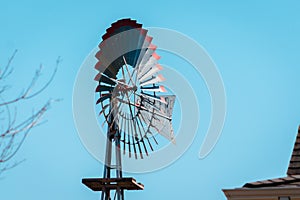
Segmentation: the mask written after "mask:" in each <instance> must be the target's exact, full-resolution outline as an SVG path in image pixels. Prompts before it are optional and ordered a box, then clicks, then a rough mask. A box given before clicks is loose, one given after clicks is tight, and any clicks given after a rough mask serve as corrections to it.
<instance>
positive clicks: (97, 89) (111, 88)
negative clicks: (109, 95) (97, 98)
mask: <svg viewBox="0 0 300 200" xmlns="http://www.w3.org/2000/svg"><path fill="white" fill-rule="evenodd" d="M113 90H114V87H110V86H106V85H98V86H97V88H96V92H103V91H109V92H112V91H113Z"/></svg>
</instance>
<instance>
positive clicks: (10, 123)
mask: <svg viewBox="0 0 300 200" xmlns="http://www.w3.org/2000/svg"><path fill="white" fill-rule="evenodd" d="M16 53H17V50H16V51H15V52H14V53H13V55H12V56H11V57H10V58H9V60H8V63H7V64H6V66H4V67H1V66H0V125H1V127H0V175H1V173H3V172H4V171H6V170H8V169H11V168H13V167H15V166H16V165H18V164H19V163H20V162H22V161H12V160H13V159H12V158H13V157H14V156H15V155H16V153H17V152H18V150H19V149H20V147H21V146H22V144H23V142H24V140H25V138H26V136H27V135H28V133H29V132H30V131H31V129H32V128H34V127H36V126H38V125H40V124H41V118H42V117H43V115H44V114H45V113H46V111H47V110H48V109H49V107H50V104H51V102H52V101H53V100H51V99H50V100H48V101H47V102H46V103H45V104H44V105H43V106H42V107H41V108H40V109H38V110H36V111H33V112H32V113H31V114H28V115H27V117H25V118H24V119H23V120H17V105H19V104H20V105H22V104H23V103H25V101H28V100H30V99H32V98H34V97H36V96H37V95H39V94H40V93H41V92H43V91H44V90H45V89H46V88H47V87H48V86H49V84H50V83H51V82H52V80H53V78H54V76H55V74H56V72H57V68H58V65H59V62H60V58H58V59H57V61H56V67H55V69H54V71H53V73H52V75H51V76H50V78H49V80H48V81H47V82H46V83H45V84H44V85H42V87H41V88H40V89H38V90H35V87H36V83H37V80H38V79H39V77H40V75H41V70H42V66H40V67H39V69H38V70H36V72H35V74H34V76H33V78H32V80H31V82H30V83H29V84H28V86H27V87H26V88H25V89H24V88H23V91H22V92H21V94H20V95H18V96H15V97H14V98H12V99H9V100H6V99H7V97H6V96H7V95H6V94H7V92H8V90H9V86H10V85H8V84H7V78H8V77H9V76H10V75H11V74H12V73H13V68H12V65H11V63H12V61H13V60H14V58H15V55H16Z"/></svg>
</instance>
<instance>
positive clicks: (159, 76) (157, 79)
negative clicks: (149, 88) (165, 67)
mask: <svg viewBox="0 0 300 200" xmlns="http://www.w3.org/2000/svg"><path fill="white" fill-rule="evenodd" d="M164 80H165V78H164V77H163V76H162V75H161V74H159V75H158V76H156V77H152V78H150V79H148V80H146V81H144V82H141V84H140V86H145V85H150V84H154V83H158V82H162V81H164Z"/></svg>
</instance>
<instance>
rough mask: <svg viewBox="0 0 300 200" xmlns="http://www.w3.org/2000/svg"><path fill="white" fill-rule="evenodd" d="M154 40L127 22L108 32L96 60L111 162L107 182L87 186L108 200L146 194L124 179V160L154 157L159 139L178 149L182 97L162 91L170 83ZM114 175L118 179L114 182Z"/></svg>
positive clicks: (94, 181) (89, 182)
mask: <svg viewBox="0 0 300 200" xmlns="http://www.w3.org/2000/svg"><path fill="white" fill-rule="evenodd" d="M152 39H153V38H152V37H151V36H149V35H148V31H147V30H146V29H143V28H142V24H139V23H137V22H136V20H131V19H121V20H118V21H117V22H115V23H113V24H112V25H111V27H110V28H108V29H106V33H105V34H104V35H103V36H102V42H101V43H100V44H99V49H100V50H99V51H98V52H97V53H96V55H95V57H96V58H97V63H96V65H95V69H96V70H97V71H98V73H97V75H96V76H95V78H94V79H95V81H97V82H98V85H97V87H96V89H95V92H96V93H98V94H99V98H98V99H97V101H96V104H97V105H98V106H99V105H100V107H101V110H100V112H99V116H103V118H104V122H103V124H102V126H104V125H105V124H107V129H108V130H107V143H106V157H105V166H104V173H103V178H101V179H83V180H82V182H83V183H84V184H85V185H87V186H88V187H89V188H91V189H92V190H94V191H102V195H101V199H102V200H104V199H107V200H109V199H111V195H110V191H111V190H115V191H116V192H115V198H117V199H118V200H122V199H124V190H126V189H127V190H142V189H143V188H144V186H143V185H142V184H139V183H137V182H136V181H135V179H133V178H123V175H122V164H121V160H122V159H121V154H123V155H127V156H129V158H133V157H134V158H135V159H138V158H141V159H143V158H144V156H145V155H146V156H148V155H149V152H150V151H151V152H152V151H154V149H155V148H154V145H153V144H156V145H157V144H158V142H157V140H156V135H157V134H159V135H161V136H163V137H164V138H166V139H167V140H169V141H171V142H172V143H175V137H174V132H173V128H172V112H173V108H174V103H175V99H176V97H175V95H167V94H164V93H166V92H167V90H166V88H165V87H164V86H163V85H160V84H161V83H162V82H163V81H164V80H165V78H164V77H163V76H162V75H161V74H160V72H161V71H162V70H163V67H162V66H161V65H160V64H159V63H158V61H159V59H160V56H159V55H158V54H157V53H156V49H157V46H155V45H154V44H152ZM113 147H114V151H115V155H112V151H113ZM112 157H114V158H115V162H116V164H115V165H113V164H112ZM113 169H114V170H115V176H116V178H112V176H113V174H112V173H111V172H112V170H113Z"/></svg>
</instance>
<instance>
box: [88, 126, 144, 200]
mask: <svg viewBox="0 0 300 200" xmlns="http://www.w3.org/2000/svg"><path fill="white" fill-rule="evenodd" d="M113 142H114V150H115V154H114V155H112V154H113V152H112V148H113ZM112 156H114V158H115V164H116V165H112ZM112 170H114V173H112V172H113V171H112ZM82 183H83V184H85V185H86V186H87V187H89V188H90V189H92V190H94V191H102V193H101V200H112V198H113V199H115V198H114V197H113V196H112V195H111V190H113V191H115V194H114V195H115V197H116V199H117V200H124V190H143V189H144V185H143V184H141V183H138V182H136V180H135V179H134V178H132V177H126V178H123V175H122V160H121V150H120V133H119V132H118V131H113V134H112V132H110V130H108V132H107V143H106V155H105V165H104V172H103V178H85V179H82Z"/></svg>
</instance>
